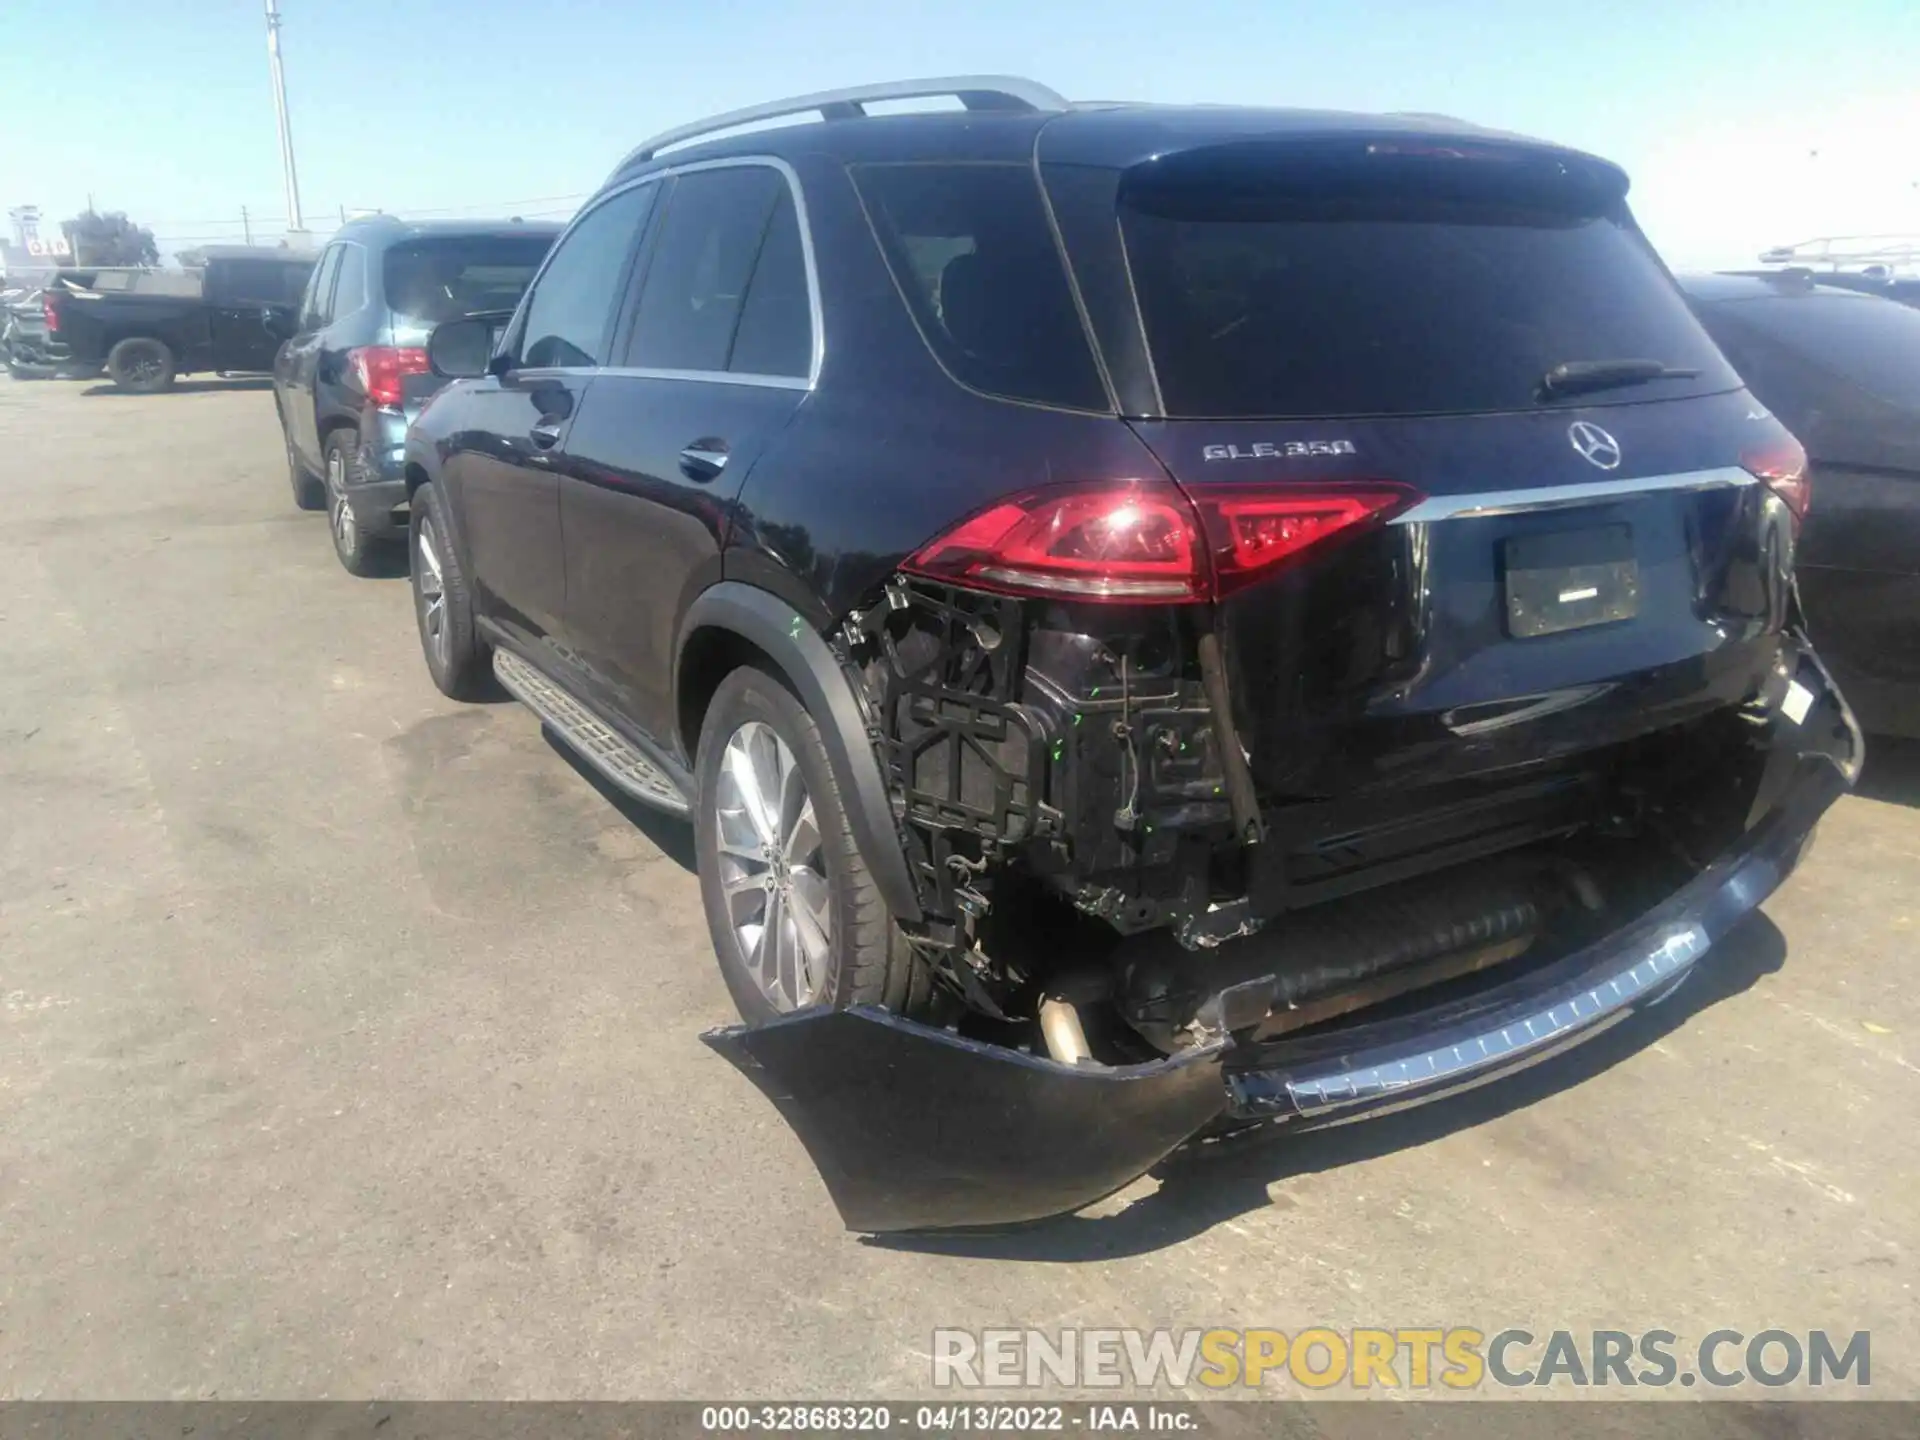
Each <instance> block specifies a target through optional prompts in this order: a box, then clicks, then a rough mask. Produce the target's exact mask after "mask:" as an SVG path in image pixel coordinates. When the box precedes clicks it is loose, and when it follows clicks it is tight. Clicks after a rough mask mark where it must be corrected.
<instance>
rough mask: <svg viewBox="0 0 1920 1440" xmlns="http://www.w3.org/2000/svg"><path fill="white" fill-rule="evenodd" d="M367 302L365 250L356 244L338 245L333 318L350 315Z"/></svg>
mask: <svg viewBox="0 0 1920 1440" xmlns="http://www.w3.org/2000/svg"><path fill="white" fill-rule="evenodd" d="M366 303H367V252H366V251H365V250H362V249H361V248H360V247H359V246H358V245H342V246H341V247H340V275H339V278H338V279H337V280H335V281H334V284H333V318H334V319H336V320H337V319H338V318H339V317H341V316H342V315H351V314H353V313H354V312H355V311H356V310H358V309H360V308H361V307H362V306H363V305H365V304H366Z"/></svg>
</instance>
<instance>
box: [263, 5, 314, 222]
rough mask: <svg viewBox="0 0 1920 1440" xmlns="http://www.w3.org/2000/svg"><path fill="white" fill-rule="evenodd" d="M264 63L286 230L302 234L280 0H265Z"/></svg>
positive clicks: (298, 181) (298, 184) (303, 220)
mask: <svg viewBox="0 0 1920 1440" xmlns="http://www.w3.org/2000/svg"><path fill="white" fill-rule="evenodd" d="M266 5H267V65H268V68H269V69H270V70H271V71H272V72H273V112H274V116H275V118H276V119H278V120H279V122H280V169H281V172H282V176H283V178H284V179H285V180H286V182H287V233H288V234H289V235H302V234H305V233H306V229H307V222H306V220H305V219H304V218H303V217H302V216H301V214H300V177H299V176H298V175H296V174H294V171H293V128H292V127H291V126H290V125H289V124H288V123H287V76H286V72H285V70H283V69H282V68H281V65H280V0H266Z"/></svg>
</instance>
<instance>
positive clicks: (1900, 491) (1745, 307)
mask: <svg viewBox="0 0 1920 1440" xmlns="http://www.w3.org/2000/svg"><path fill="white" fill-rule="evenodd" d="M1681 283H1682V284H1683V285H1684V286H1685V287H1686V290H1687V294H1688V296H1689V297H1690V298H1691V299H1692V301H1693V306H1694V310H1695V311H1696V312H1697V313H1698V314H1699V316H1700V319H1701V321H1702V322H1703V323H1704V324H1705V325H1706V327H1707V330H1708V331H1709V332H1710V333H1711V334H1712V335H1713V338H1714V339H1715V340H1716V341H1717V342H1718V343H1719V346H1720V348H1721V350H1723V351H1724V352H1725V353H1726V356H1727V358H1728V359H1729V360H1731V361H1732V362H1733V364H1734V368H1735V369H1737V370H1738V371H1739V372H1740V374H1741V376H1742V377H1743V378H1744V379H1745V380H1746V382H1747V385H1748V388H1749V389H1751V390H1752V391H1753V393H1754V396H1755V398H1757V399H1758V400H1759V401H1760V402H1761V403H1762V404H1763V405H1765V406H1766V407H1767V408H1768V409H1770V410H1771V411H1773V413H1774V414H1775V415H1777V416H1779V417H1780V419H1781V421H1782V422H1783V423H1785V424H1786V425H1787V427H1788V428H1789V429H1791V430H1792V431H1793V433H1794V434H1795V435H1797V436H1799V437H1800V440H1801V442H1802V443H1803V444H1804V445H1805V446H1806V448H1807V454H1808V456H1809V459H1810V466H1809V472H1808V473H1809V475H1810V476H1811V479H1812V483H1813V494H1814V497H1815V499H1814V504H1813V507H1812V509H1811V510H1810V511H1809V512H1808V514H1807V518H1806V525H1805V529H1804V532H1803V533H1802V535H1801V537H1800V552H1799V565H1798V571H1799V577H1800V598H1801V601H1802V602H1803V603H1804V604H1805V605H1806V608H1807V623H1808V628H1809V629H1810V630H1811V632H1812V634H1813V636H1814V638H1815V639H1816V640H1817V641H1818V642H1819V644H1820V653H1821V655H1822V656H1823V657H1824V658H1825V660H1826V662H1827V664H1828V665H1829V666H1831V667H1832V669H1833V673H1834V675H1835V677H1836V678H1838V679H1839V681H1840V682H1841V684H1842V685H1843V686H1844V687H1845V689H1846V692H1847V696H1848V698H1849V699H1850V700H1852V702H1853V705H1854V708H1855V710H1856V711H1857V712H1858V714H1859V716H1860V721H1861V724H1862V725H1863V726H1864V727H1865V728H1866V729H1867V730H1868V731H1870V732H1882V733H1886V734H1891V735H1905V736H1920V310H1915V309H1912V308H1909V307H1908V306H1906V305H1901V304H1897V303H1895V302H1894V301H1893V300H1891V299H1883V298H1881V297H1879V296H1876V295H1869V294H1862V293H1859V292H1857V291H1855V290H1853V289H1851V288H1841V287H1835V286H1833V285H1831V284H1829V283H1828V282H1827V279H1826V277H1824V276H1820V277H1806V276H1797V275H1785V276H1767V277H1755V276H1748V275H1700V276H1692V277H1688V278H1687V279H1685V280H1683V281H1682V282H1681Z"/></svg>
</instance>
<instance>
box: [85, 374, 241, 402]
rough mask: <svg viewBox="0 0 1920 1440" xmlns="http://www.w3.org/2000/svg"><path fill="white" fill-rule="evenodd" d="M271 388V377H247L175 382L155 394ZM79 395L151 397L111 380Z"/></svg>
mask: <svg viewBox="0 0 1920 1440" xmlns="http://www.w3.org/2000/svg"><path fill="white" fill-rule="evenodd" d="M272 388H273V379H272V377H271V376H268V375H247V376H241V377H236V378H235V379H232V380H220V379H211V380H176V381H174V382H173V384H171V385H169V386H168V387H167V388H166V389H165V390H162V391H159V392H157V393H159V394H161V395H194V394H198V393H200V392H201V391H205V390H271V389H272ZM80 393H81V394H82V395H114V396H118V397H119V398H121V399H123V400H145V399H150V398H151V396H148V395H136V394H134V393H132V392H131V391H127V390H122V389H121V388H120V387H119V386H118V385H115V384H114V383H113V382H112V381H111V380H105V381H102V382H101V383H99V384H97V385H89V386H87V388H86V389H84V390H82V391H81V392H80Z"/></svg>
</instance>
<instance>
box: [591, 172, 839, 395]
mask: <svg viewBox="0 0 1920 1440" xmlns="http://www.w3.org/2000/svg"><path fill="white" fill-rule="evenodd" d="M786 188H787V187H786V181H785V180H783V179H782V178H781V176H780V174H779V172H778V171H775V170H771V169H768V168H767V167H766V166H764V165H749V166H737V167H729V168H727V169H723V170H700V171H696V172H695V173H693V174H691V175H683V176H681V177H680V178H679V179H678V180H676V181H675V182H674V186H673V194H672V195H671V196H669V197H668V200H667V210H666V215H665V216H664V217H663V219H662V220H661V223H660V239H659V242H658V243H657V244H656V245H655V247H654V252H653V258H652V260H651V261H650V262H649V263H648V266H647V278H646V284H645V286H644V287H643V288H642V290H641V292H640V307H639V310H638V312H637V313H636V315H635V317H634V329H633V340H632V342H631V343H630V344H629V346H628V349H627V361H628V363H629V364H631V365H639V366H645V367H647V368H649V369H659V370H725V369H726V368H727V357H728V355H729V354H730V353H731V351H732V349H733V337H734V331H735V329H736V328H737V326H738V325H739V323H740V314H741V307H742V305H743V303H744V302H745V300H746V293H747V282H748V280H749V279H750V278H751V277H752V275H753V267H754V261H755V260H756V259H757V258H758V257H759V254H760V246H761V243H762V242H763V241H764V240H765V239H766V236H767V221H768V220H769V218H770V217H771V216H772V213H773V205H774V201H775V200H776V199H778V198H779V197H780V195H781V194H783V193H785V191H786ZM802 373H803V374H804V373H805V372H804V370H803V371H802Z"/></svg>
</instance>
